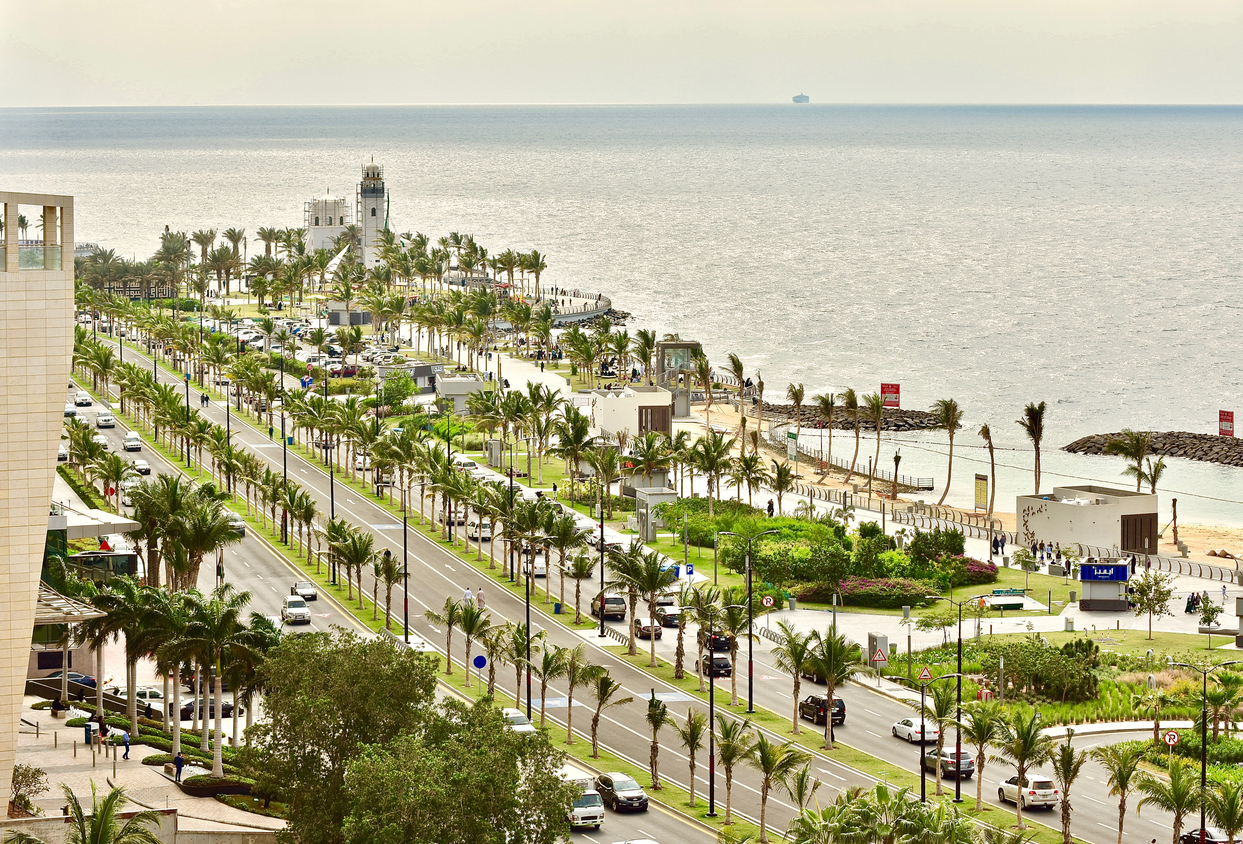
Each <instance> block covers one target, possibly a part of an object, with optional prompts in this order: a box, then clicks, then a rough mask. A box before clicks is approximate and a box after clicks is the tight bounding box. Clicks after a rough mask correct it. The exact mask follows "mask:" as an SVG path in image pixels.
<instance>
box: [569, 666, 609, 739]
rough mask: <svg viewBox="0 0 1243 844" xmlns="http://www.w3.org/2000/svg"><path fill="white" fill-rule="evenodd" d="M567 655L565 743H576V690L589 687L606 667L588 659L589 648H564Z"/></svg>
mask: <svg viewBox="0 0 1243 844" xmlns="http://www.w3.org/2000/svg"><path fill="white" fill-rule="evenodd" d="M563 650H564V653H565V675H564V676H565V685H566V687H567V689H568V691H567V693H566V709H565V743H566V744H573V743H574V690H575V689H577V688H578V687H579V686H589V685H591V684H592V683H595V682H596V680H597V679H598V678H599V677H600V675H602V674H603V673H604V670H605V669H604V666H602V665H596V664H595V663H592V662H589V661H588V659H587V646H586V645H575V646H574V647H572V648H564V649H563Z"/></svg>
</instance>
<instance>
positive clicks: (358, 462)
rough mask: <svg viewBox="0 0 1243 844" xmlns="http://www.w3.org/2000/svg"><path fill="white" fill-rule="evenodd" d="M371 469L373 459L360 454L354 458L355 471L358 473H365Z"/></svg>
mask: <svg viewBox="0 0 1243 844" xmlns="http://www.w3.org/2000/svg"><path fill="white" fill-rule="evenodd" d="M370 468H371V458H370V457H368V456H367V455H365V454H360V455H358V456H357V457H355V458H354V469H355V470H356V471H359V472H364V471H366V470H367V469H370Z"/></svg>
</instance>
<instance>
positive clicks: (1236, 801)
mask: <svg viewBox="0 0 1243 844" xmlns="http://www.w3.org/2000/svg"><path fill="white" fill-rule="evenodd" d="M1204 808H1205V811H1206V812H1207V813H1208V816H1209V817H1210V818H1211V819H1212V821H1213V824H1214V825H1215V826H1216V827H1217V828H1218V829H1220V830H1221V831H1222V832H1224V833H1226V844H1234V842H1235V841H1237V840H1238V838H1239V833H1240V832H1243V792H1241V791H1240V790H1239V789H1238V788H1235V787H1232V786H1229V785H1220V786H1217V787H1216V788H1210V789H1209V790H1208V794H1207V795H1206V796H1205V807H1204Z"/></svg>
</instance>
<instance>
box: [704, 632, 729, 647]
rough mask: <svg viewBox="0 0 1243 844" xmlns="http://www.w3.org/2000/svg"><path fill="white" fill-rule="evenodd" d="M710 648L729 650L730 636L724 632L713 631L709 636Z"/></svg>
mask: <svg viewBox="0 0 1243 844" xmlns="http://www.w3.org/2000/svg"><path fill="white" fill-rule="evenodd" d="M708 650H710V651H728V650H729V636H727V635H726V634H724V633H713V634H712V635H711V636H709V637H708Z"/></svg>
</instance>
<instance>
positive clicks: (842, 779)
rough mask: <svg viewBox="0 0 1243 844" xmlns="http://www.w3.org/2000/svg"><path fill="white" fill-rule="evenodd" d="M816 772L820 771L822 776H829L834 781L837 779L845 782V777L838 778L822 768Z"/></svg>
mask: <svg viewBox="0 0 1243 844" xmlns="http://www.w3.org/2000/svg"><path fill="white" fill-rule="evenodd" d="M818 770H819V771H820V773H822V774H828V775H829V776H831V777H833V778H834V779H839V780H841V781H842V782H845V781H846V778H845V777H839V776H838V775H837V774H835V773H833V772H832V771H827V770H825V769H824V768H819V769H818Z"/></svg>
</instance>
